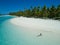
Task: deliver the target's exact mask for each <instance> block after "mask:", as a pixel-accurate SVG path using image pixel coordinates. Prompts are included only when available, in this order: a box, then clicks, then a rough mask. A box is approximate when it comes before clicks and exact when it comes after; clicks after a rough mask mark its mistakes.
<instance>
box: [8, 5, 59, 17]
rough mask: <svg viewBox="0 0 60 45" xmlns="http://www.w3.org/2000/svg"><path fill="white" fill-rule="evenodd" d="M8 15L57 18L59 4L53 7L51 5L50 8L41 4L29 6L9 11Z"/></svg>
mask: <svg viewBox="0 0 60 45" xmlns="http://www.w3.org/2000/svg"><path fill="white" fill-rule="evenodd" d="M9 15H15V16H25V17H35V18H59V17H60V5H58V6H57V7H55V6H54V5H52V6H51V7H50V8H47V7H46V6H43V7H42V8H40V6H37V7H32V6H31V7H30V9H24V11H17V12H10V13H9Z"/></svg>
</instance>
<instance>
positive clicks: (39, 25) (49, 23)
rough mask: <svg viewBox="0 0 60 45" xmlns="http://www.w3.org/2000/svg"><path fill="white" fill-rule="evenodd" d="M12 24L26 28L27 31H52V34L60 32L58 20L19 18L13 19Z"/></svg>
mask: <svg viewBox="0 0 60 45" xmlns="http://www.w3.org/2000/svg"><path fill="white" fill-rule="evenodd" d="M10 22H11V23H12V24H14V25H17V26H20V27H25V28H27V29H35V30H43V31H52V32H59V31H60V21H58V20H50V19H39V18H38V19H37V18H26V17H17V18H13V19H11V20H10Z"/></svg>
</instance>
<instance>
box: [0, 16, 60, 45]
mask: <svg viewBox="0 0 60 45" xmlns="http://www.w3.org/2000/svg"><path fill="white" fill-rule="evenodd" d="M12 18H14V17H12V16H3V17H0V45H60V33H54V32H43V31H34V30H31V29H25V28H23V27H20V26H17V25H14V24H12V23H10V21H9V20H10V19H12ZM40 32H41V33H43V35H42V36H41V37H37V35H38V34H39V33H40Z"/></svg>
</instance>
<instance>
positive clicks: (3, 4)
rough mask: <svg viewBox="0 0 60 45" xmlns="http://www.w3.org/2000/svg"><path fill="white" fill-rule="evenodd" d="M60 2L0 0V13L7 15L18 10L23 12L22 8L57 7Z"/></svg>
mask: <svg viewBox="0 0 60 45" xmlns="http://www.w3.org/2000/svg"><path fill="white" fill-rule="evenodd" d="M59 4H60V0H0V13H2V14H7V13H9V12H15V11H19V10H24V8H27V9H28V8H30V6H33V7H34V6H40V7H43V6H44V5H46V6H47V7H50V6H51V5H55V6H57V5H59Z"/></svg>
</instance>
